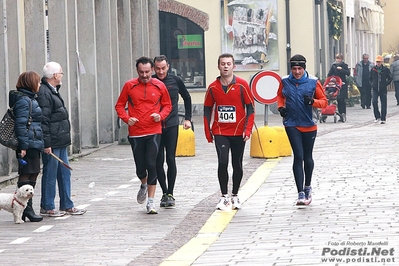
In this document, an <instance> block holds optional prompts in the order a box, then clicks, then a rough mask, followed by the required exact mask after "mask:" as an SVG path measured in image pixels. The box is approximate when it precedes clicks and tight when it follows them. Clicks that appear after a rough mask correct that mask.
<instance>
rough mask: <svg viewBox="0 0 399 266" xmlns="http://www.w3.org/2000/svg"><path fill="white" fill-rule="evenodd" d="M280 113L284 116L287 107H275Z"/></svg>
mask: <svg viewBox="0 0 399 266" xmlns="http://www.w3.org/2000/svg"><path fill="white" fill-rule="evenodd" d="M277 110H278V111H279V113H280V115H281V117H286V116H287V108H285V107H280V108H278V109H277Z"/></svg>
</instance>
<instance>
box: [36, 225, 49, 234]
mask: <svg viewBox="0 0 399 266" xmlns="http://www.w3.org/2000/svg"><path fill="white" fill-rule="evenodd" d="M53 226H54V225H43V226H40V227H39V228H37V229H36V230H35V231H33V232H34V233H43V232H46V231H47V230H50V229H51V228H52V227H53Z"/></svg>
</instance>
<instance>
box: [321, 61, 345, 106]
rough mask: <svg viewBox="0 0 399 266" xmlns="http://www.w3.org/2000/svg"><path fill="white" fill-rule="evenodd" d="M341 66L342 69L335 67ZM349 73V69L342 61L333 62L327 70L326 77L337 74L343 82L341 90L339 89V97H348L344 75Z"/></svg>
mask: <svg viewBox="0 0 399 266" xmlns="http://www.w3.org/2000/svg"><path fill="white" fill-rule="evenodd" d="M339 66H340V67H342V69H337V67H339ZM349 75H350V71H349V68H348V65H347V64H346V63H344V62H343V61H342V62H340V63H337V62H335V63H333V64H332V66H331V68H330V71H328V75H327V76H328V77H331V76H338V77H340V78H341V80H342V82H343V84H342V87H341V90H340V91H339V95H338V98H340V99H347V98H348V84H347V83H346V76H349Z"/></svg>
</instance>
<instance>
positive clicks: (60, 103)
mask: <svg viewBox="0 0 399 266" xmlns="http://www.w3.org/2000/svg"><path fill="white" fill-rule="evenodd" d="M63 76H64V73H63V72H62V67H61V65H60V64H59V63H57V62H48V63H47V64H46V65H45V66H44V67H43V78H42V83H41V86H40V90H39V93H38V97H37V101H38V102H39V105H40V107H41V108H42V113H43V120H42V129H43V139H44V150H43V154H42V156H43V158H42V160H43V175H42V195H41V196H42V197H41V203H40V207H41V208H40V214H41V215H42V216H51V217H59V216H63V215H64V214H66V213H68V214H71V215H82V214H84V213H85V212H86V209H78V208H76V207H74V203H73V201H72V195H71V171H70V170H69V169H67V168H66V167H65V166H63V165H62V164H61V163H60V162H59V161H58V160H57V159H55V158H54V157H53V156H52V154H54V155H55V156H57V157H59V158H60V159H61V160H62V161H64V162H65V163H66V164H68V150H67V148H68V146H69V145H71V122H70V121H69V113H68V110H67V109H66V107H65V104H64V100H63V99H62V97H61V94H60V93H59V90H60V88H61V83H62V82H61V81H62V78H63ZM56 183H58V192H59V193H58V194H59V197H60V209H59V210H56V209H55V203H54V199H55V196H56Z"/></svg>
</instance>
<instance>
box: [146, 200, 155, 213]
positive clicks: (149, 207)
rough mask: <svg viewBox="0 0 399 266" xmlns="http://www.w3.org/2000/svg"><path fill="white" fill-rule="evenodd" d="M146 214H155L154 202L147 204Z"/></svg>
mask: <svg viewBox="0 0 399 266" xmlns="http://www.w3.org/2000/svg"><path fill="white" fill-rule="evenodd" d="M147 213H148V214H157V213H158V212H157V210H156V209H155V204H154V202H147Z"/></svg>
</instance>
